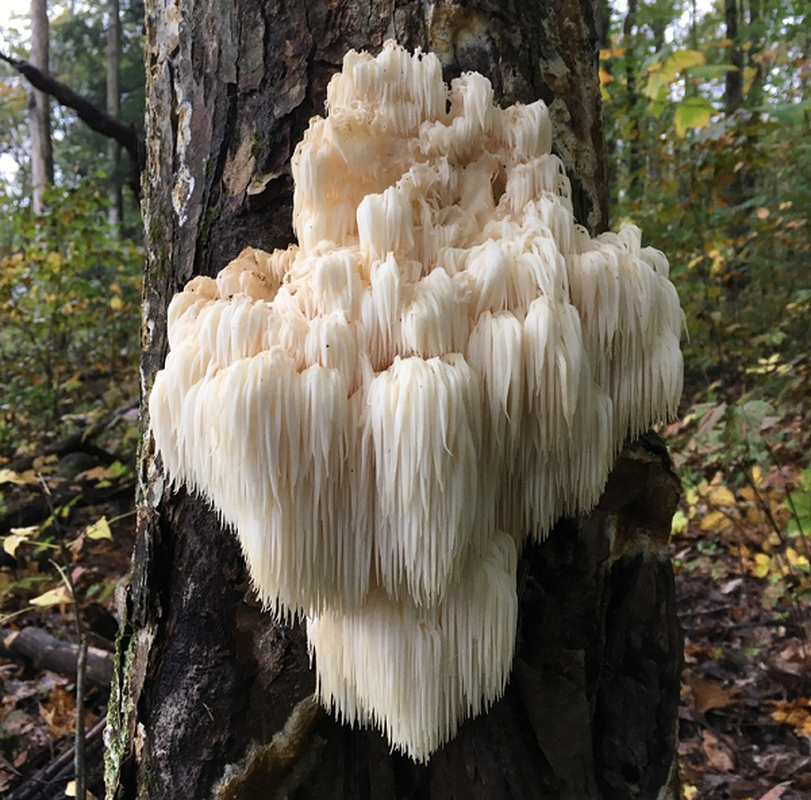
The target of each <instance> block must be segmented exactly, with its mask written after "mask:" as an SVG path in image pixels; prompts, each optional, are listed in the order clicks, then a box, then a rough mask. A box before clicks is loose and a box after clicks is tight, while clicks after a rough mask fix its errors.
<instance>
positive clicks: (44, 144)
mask: <svg viewBox="0 0 811 800" xmlns="http://www.w3.org/2000/svg"><path fill="white" fill-rule="evenodd" d="M49 49H50V44H49V39H48V2H47V0H31V54H30V56H29V61H30V62H31V64H33V65H34V66H35V67H37V68H38V69H40V70H42V71H43V72H47V71H48V60H49V55H48V54H49ZM28 129H29V132H30V135H31V189H32V200H33V205H34V213H36V214H42V213H44V212H45V211H46V208H45V202H44V199H43V194H44V192H45V189H46V188H47V187H48V186H49V185H50V184H52V183H53V179H54V161H53V142H52V139H51V101H50V99H49V97H48V95H47V94H43V93H42V92H40V91H38V90H37V89H31V90H30V94H29V98H28Z"/></svg>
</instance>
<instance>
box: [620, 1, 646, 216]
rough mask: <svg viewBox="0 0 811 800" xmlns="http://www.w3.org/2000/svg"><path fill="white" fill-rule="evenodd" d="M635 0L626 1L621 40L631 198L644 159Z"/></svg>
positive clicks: (637, 190)
mask: <svg viewBox="0 0 811 800" xmlns="http://www.w3.org/2000/svg"><path fill="white" fill-rule="evenodd" d="M638 8H639V3H638V0H628V10H627V11H626V12H625V20H624V21H623V23H622V34H623V35H622V41H623V45H624V47H625V96H626V98H627V102H628V119H629V126H628V144H627V148H628V160H627V161H628V191H629V193H630V195H631V199H632V200H633V201H637V200H639V198H640V197H641V195H642V194H643V188H644V183H645V181H644V178H645V175H644V162H643V157H642V149H641V144H642V143H641V137H642V130H641V126H640V121H639V108H638V106H639V89H638V87H637V82H636V78H637V73H638V72H639V64H638V63H637V61H638V59H637V55H636V39H637V33H636V32H635V30H634V28H635V26H636V15H637V11H638Z"/></svg>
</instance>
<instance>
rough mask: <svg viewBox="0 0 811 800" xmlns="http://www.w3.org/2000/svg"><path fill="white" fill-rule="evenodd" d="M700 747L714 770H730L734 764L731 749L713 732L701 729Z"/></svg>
mask: <svg viewBox="0 0 811 800" xmlns="http://www.w3.org/2000/svg"><path fill="white" fill-rule="evenodd" d="M701 747H702V749H703V750H704V755H705V756H706V757H707V763H708V764H709V766H710V767H711V768H712V769H714V770H715V771H716V772H732V770H733V768H734V766H735V761H734V759H733V757H732V751H731V750H730V749H729V748H728V747H727V746H726V745H725V744H724V743H723V742H721V741H720V740H719V739H718V737H717V736H716V735H715V734H713V733H710V731H702V732H701Z"/></svg>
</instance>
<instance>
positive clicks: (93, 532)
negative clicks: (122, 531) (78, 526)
mask: <svg viewBox="0 0 811 800" xmlns="http://www.w3.org/2000/svg"><path fill="white" fill-rule="evenodd" d="M84 535H85V536H86V537H87V538H88V539H109V540H110V541H112V540H113V533H112V531H111V530H110V523H109V522H107V517H102V518H101V519H99V520H97V521H96V522H94V523H93V524H92V525H90V526H89V527H87V528H86V529H85V532H84Z"/></svg>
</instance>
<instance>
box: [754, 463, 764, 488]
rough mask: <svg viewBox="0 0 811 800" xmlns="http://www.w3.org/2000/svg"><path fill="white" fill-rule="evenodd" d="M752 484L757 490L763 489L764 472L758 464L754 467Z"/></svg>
mask: <svg viewBox="0 0 811 800" xmlns="http://www.w3.org/2000/svg"><path fill="white" fill-rule="evenodd" d="M752 483H753V484H754V485H755V488H757V489H762V488H763V470H762V469H761V467H759V466H758V465H757V464H755V466H754V467H752Z"/></svg>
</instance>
